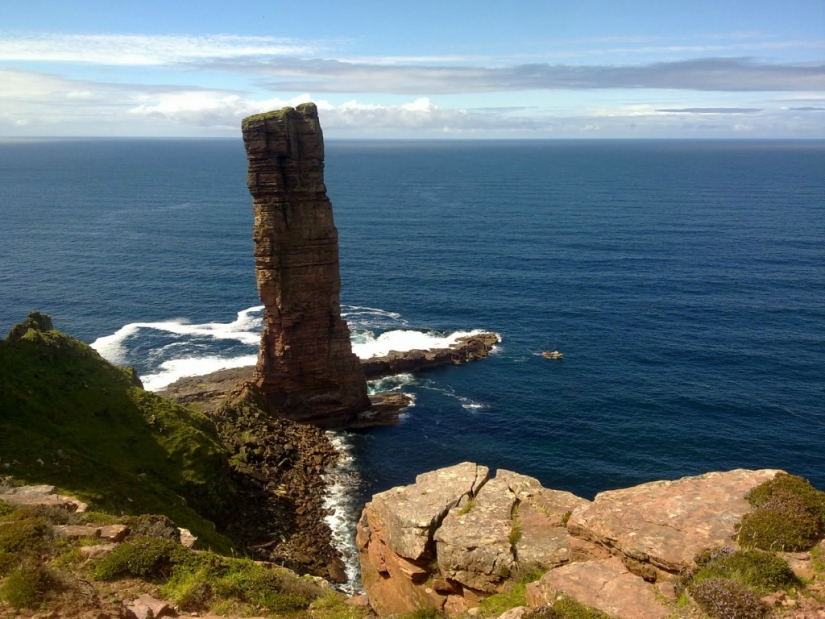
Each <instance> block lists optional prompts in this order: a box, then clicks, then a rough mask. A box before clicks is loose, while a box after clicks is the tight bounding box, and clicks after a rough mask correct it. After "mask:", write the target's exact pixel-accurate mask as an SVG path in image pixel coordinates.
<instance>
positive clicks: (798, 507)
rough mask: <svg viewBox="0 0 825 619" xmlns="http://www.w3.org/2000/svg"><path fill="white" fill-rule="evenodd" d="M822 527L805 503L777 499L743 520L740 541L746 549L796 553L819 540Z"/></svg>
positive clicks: (796, 499)
mask: <svg viewBox="0 0 825 619" xmlns="http://www.w3.org/2000/svg"><path fill="white" fill-rule="evenodd" d="M821 535H822V525H821V522H820V519H819V517H818V516H816V515H814V514H812V513H811V512H810V511H809V510H808V509H807V507H806V505H805V503H804V502H803V501H802V500H801V499H799V498H797V497H795V496H791V495H789V494H785V495H777V496H774V497H772V498H771V499H770V500H768V501H767V502H765V503H763V504H761V505H760V506H759V507H758V508H756V509H755V510H754V511H753V512H751V513H750V514H745V516H744V517H743V518H742V525H741V527H740V528H739V532H738V534H737V541H738V542H739V544H740V545H742V546H744V547H756V548H762V549H763V550H774V551H785V552H797V551H800V550H808V549H809V548H811V547H813V546H814V544H816V542H817V541H818V540H819V539H820V537H821Z"/></svg>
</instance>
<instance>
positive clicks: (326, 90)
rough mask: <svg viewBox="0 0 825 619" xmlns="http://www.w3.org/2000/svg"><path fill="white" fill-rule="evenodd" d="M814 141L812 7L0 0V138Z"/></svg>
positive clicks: (754, 1)
mask: <svg viewBox="0 0 825 619" xmlns="http://www.w3.org/2000/svg"><path fill="white" fill-rule="evenodd" d="M306 101H314V102H315V103H316V104H317V105H318V108H319V114H320V117H321V123H322V126H323V127H324V134H325V136H326V137H328V138H392V139H398V138H403V139H406V138H415V139H418V138H460V139H468V138H470V139H471V138H483V139H498V138H794V139H795V138H817V139H824V138H825V1H823V0H786V1H785V2H777V1H776V0H746V1H739V0H713V1H705V0H680V1H678V2H677V1H671V0H656V1H653V0H626V1H622V0H601V1H598V0H575V1H572V0H565V1H564V2H558V1H556V0H545V1H523V2H517V1H514V2H509V3H505V2H500V1H499V2H490V1H487V0H474V1H465V0H455V1H450V0H440V1H430V0H419V1H418V2H409V1H407V2H396V1H393V0H381V1H373V0H360V1H359V0H350V1H349V2H343V1H341V0H338V1H331V0H314V1H312V2H298V1H295V0H293V1H292V2H281V1H280V0H267V1H262V2H259V1H243V0H235V1H233V2H227V1H225V0H224V1H222V2H217V1H213V0H198V1H197V2H192V1H189V0H162V1H161V0H141V1H140V2H138V1H136V0H117V1H116V0H110V1H104V0H72V1H71V2H66V0H0V137H5V138H16V137H59V136H67V137H68V136H83V137H86V136H88V137H106V136H109V137H117V136H136V137H237V136H238V135H239V133H240V123H241V120H242V119H243V118H244V117H245V116H248V115H250V114H255V113H258V112H262V111H267V110H270V109H276V108H281V107H284V106H287V105H297V104H299V103H303V102H306Z"/></svg>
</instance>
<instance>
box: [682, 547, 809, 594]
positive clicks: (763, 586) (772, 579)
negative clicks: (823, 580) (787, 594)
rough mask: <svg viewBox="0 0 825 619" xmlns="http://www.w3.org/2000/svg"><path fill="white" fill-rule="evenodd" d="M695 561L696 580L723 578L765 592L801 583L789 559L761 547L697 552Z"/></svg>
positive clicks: (694, 576)
mask: <svg viewBox="0 0 825 619" xmlns="http://www.w3.org/2000/svg"><path fill="white" fill-rule="evenodd" d="M694 561H695V562H696V565H697V566H698V567H697V569H696V570H694V571H693V572H691V574H690V580H691V582H693V583H699V582H702V581H703V580H708V579H719V578H723V579H727V580H734V581H736V582H738V583H739V584H741V585H744V586H746V587H752V588H754V589H757V590H758V591H759V592H762V593H771V592H774V591H778V590H779V589H788V588H791V587H796V586H799V585H800V584H801V583H800V582H799V579H798V578H797V577H796V574H794V573H793V570H791V568H790V566H789V565H788V562H787V561H785V560H784V559H782V558H781V557H777V556H776V555H774V554H771V553H769V552H762V551H761V550H737V551H733V550H731V549H727V548H722V549H713V550H706V551H704V552H702V553H700V554H699V555H697V556H696V557H695V559H694Z"/></svg>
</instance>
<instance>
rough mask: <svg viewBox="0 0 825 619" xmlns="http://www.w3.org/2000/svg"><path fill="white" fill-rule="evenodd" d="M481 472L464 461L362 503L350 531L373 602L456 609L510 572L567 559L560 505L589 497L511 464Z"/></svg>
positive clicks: (386, 608)
mask: <svg viewBox="0 0 825 619" xmlns="http://www.w3.org/2000/svg"><path fill="white" fill-rule="evenodd" d="M487 475H488V471H487V469H486V467H481V466H477V465H475V464H472V463H469V462H465V463H463V464H460V465H456V466H454V467H449V468H446V469H441V470H438V471H433V472H431V473H425V474H424V475H419V476H418V477H417V478H416V483H415V484H413V485H410V486H405V487H403V488H393V489H391V490H388V491H387V492H382V493H380V494H377V495H375V497H373V500H372V502H371V503H368V504H367V506H366V508H365V509H364V514H363V516H362V518H361V521H360V522H359V524H358V537H357V540H356V541H357V543H358V547H359V550H360V553H361V572H362V579H363V582H364V587H365V589H366V590H367V593H368V594H369V597H370V604H371V605H372V607H373V609H374V610H376V612H378V613H379V614H387V613H402V612H410V611H412V610H415V609H417V608H424V607H428V606H429V607H434V608H437V609H439V610H442V611H443V612H444V613H445V614H447V615H448V616H454V615H459V614H462V613H464V612H466V611H468V610H471V609H473V608H474V607H477V606H478V605H479V603H480V602H481V600H482V599H483V598H484V597H486V596H488V595H491V594H494V593H498V592H500V591H502V590H503V588H504V587H505V586H506V585H507V583H508V582H509V580H508V579H510V578H511V576H514V575H515V576H518V575H520V574H521V573H523V572H525V571H527V570H532V569H535V568H537V567H543V568H547V569H550V568H551V567H554V566H556V565H560V564H563V563H566V562H567V561H568V560H569V556H570V553H569V549H568V540H569V534H568V532H567V529H566V528H565V527H564V526H563V520H564V515H565V514H567V513H569V512H570V511H572V510H573V509H574V508H575V507H577V506H578V505H581V504H587V503H588V501H585V500H584V499H581V498H579V497H576V496H575V495H572V494H570V493H569V492H559V491H555V490H549V489H547V488H543V487H542V486H541V484H540V483H539V481H538V480H537V479H534V478H533V477H527V476H526V475H519V474H518V473H513V472H511V471H505V470H499V471H498V473H497V475H496V477H495V479H493V480H490V481H487ZM471 499H472V503H470V500H471ZM517 507H518V509H517ZM514 530H518V531H520V535H515V534H514ZM517 538H518V539H517ZM514 544H515V549H514ZM514 550H515V551H514Z"/></svg>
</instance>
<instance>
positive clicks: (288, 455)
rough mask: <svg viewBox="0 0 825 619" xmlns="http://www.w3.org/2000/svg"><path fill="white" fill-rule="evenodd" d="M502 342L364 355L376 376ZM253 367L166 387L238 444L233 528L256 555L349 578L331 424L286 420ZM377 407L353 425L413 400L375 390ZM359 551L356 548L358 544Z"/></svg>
mask: <svg viewBox="0 0 825 619" xmlns="http://www.w3.org/2000/svg"><path fill="white" fill-rule="evenodd" d="M499 341H500V338H499V336H498V335H496V334H495V333H478V334H472V335H469V336H465V337H462V338H460V339H459V340H458V341H457V342H456V343H455V344H454V345H453V346H451V347H450V348H442V349H434V350H426V351H424V350H412V351H408V352H397V351H392V352H390V353H389V354H388V355H386V356H383V357H376V358H372V359H369V360H365V361H362V366H363V367H364V370H365V373H366V374H367V376H368V378H373V379H374V378H380V377H383V376H387V375H390V374H394V373H400V372H416V371H421V370H426V369H430V368H433V367H438V366H443V365H456V364H461V363H465V362H468V361H475V360H478V359H482V358H484V357H486V356H488V355H489V354H490V352H491V351H492V349H493V347H494V346H495V345H496V344H497V343H498V342H499ZM252 370H253V368H252V367H244V368H233V369H227V370H220V371H218V372H213V373H211V374H208V375H205V376H195V377H189V378H183V379H180V380H178V381H176V382H175V383H173V384H171V385H169V386H168V387H166V388H165V389H163V390H161V391H160V392H158V395H162V396H163V397H166V398H169V399H171V400H174V401H176V402H178V403H180V404H186V405H194V406H196V407H197V408H198V410H200V411H201V412H203V413H204V414H206V415H207V416H208V417H209V418H210V419H212V420H213V421H214V423H215V425H216V427H217V429H218V431H219V433H220V435H221V438H222V441H223V443H224V444H225V445H226V447H227V448H229V449H230V451H231V453H232V455H231V458H230V461H231V462H232V465H233V469H234V472H235V474H236V476H237V478H238V481H239V483H240V484H241V486H242V487H243V488H244V489H245V492H244V494H245V496H244V497H243V500H241V501H239V505H238V510H239V511H238V515H237V517H236V518H235V520H234V522H233V524H232V525H230V527H229V528H228V530H227V533H228V534H229V535H230V536H231V537H232V538H233V539H235V540H237V541H239V542H240V543H241V544H242V545H243V546H244V548H245V549H246V550H247V552H249V553H250V555H251V556H253V557H254V558H255V559H258V560H265V561H270V562H272V563H276V564H278V565H283V566H285V567H288V568H290V569H293V570H295V571H297V572H299V573H309V574H312V575H315V576H323V577H325V578H328V579H329V580H331V581H332V582H335V583H338V584H343V583H346V582H347V581H348V580H349V578H348V576H347V574H346V571H345V567H346V564H345V562H344V560H343V558H342V550H345V549H342V548H340V547H339V548H336V546H335V544H334V543H333V539H332V532H331V530H330V527H329V525H328V523H327V518H328V517H329V516H330V511H329V509H330V508H328V507H325V506H324V503H325V498H326V497H327V496H328V493H329V485H328V481H327V479H325V474H326V473H327V472H328V471H329V470H330V469H332V468H333V467H334V466H335V464H336V462H337V461H338V459H339V457H340V454H339V453H338V452H337V451H336V450H335V448H334V446H333V444H332V443H331V441H330V438H329V436H328V435H327V433H326V432H325V430H324V429H322V428H319V427H316V426H314V425H308V424H302V423H298V422H295V421H291V420H289V419H284V418H282V417H279V416H277V415H275V414H272V411H271V410H269V405H268V404H267V403H266V401H265V399H263V398H259V397H256V394H257V390H256V388H255V386H254V385H253V384H252V383H250V382H248V381H249V380H250V379H251V377H252ZM370 399H371V402H372V407H371V408H369V409H367V410H366V411H362V412H361V413H359V415H358V418H357V420H356V421H355V422H354V423H353V424H351V425H350V428H362V427H369V426H374V425H392V424H394V423H397V422H398V417H399V414H400V413H401V412H403V410H404V409H405V408H406V407H407V406H409V404H410V399H409V396H407V395H405V394H403V393H397V392H391V393H382V394H377V395H374V396H370ZM351 550H352V551H354V550H355V549H354V548H353V549H351Z"/></svg>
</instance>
